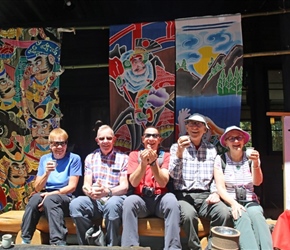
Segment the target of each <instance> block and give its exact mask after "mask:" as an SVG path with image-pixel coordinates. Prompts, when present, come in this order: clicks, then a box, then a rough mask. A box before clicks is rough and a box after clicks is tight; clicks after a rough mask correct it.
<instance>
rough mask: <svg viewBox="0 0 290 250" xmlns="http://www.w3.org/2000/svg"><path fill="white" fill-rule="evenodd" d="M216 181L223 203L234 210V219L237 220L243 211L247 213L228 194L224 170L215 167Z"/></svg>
mask: <svg viewBox="0 0 290 250" xmlns="http://www.w3.org/2000/svg"><path fill="white" fill-rule="evenodd" d="M214 179H215V182H216V187H217V190H218V194H219V195H220V197H221V198H222V199H223V201H224V202H225V203H227V204H229V205H230V206H231V208H232V215H233V218H234V219H237V218H238V217H239V216H241V215H242V213H241V209H242V210H244V211H246V210H245V208H244V207H243V206H242V205H240V204H239V203H238V202H237V201H236V200H235V199H233V198H232V197H231V196H230V195H229V194H228V192H227V190H226V186H225V179H224V174H223V172H222V169H220V168H217V167H214Z"/></svg>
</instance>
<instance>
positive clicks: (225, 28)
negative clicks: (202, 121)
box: [175, 15, 243, 145]
mask: <svg viewBox="0 0 290 250" xmlns="http://www.w3.org/2000/svg"><path fill="white" fill-rule="evenodd" d="M175 26H176V110H175V118H176V121H177V130H178V131H176V133H177V136H178V135H181V134H185V127H184V125H183V121H184V119H185V118H187V117H188V116H189V115H190V114H193V113H200V114H203V115H204V116H206V118H207V122H208V124H209V126H210V131H209V133H208V135H207V136H208V139H210V140H211V142H212V143H214V144H215V145H217V144H218V138H219V136H220V135H221V134H222V133H223V131H224V129H225V128H226V127H228V126H230V125H237V126H239V123H240V112H241V95H242V79H243V43H242V32H241V16H240V15H228V16H213V17H199V18H187V19H179V20H176V21H175ZM179 121H180V122H179Z"/></svg>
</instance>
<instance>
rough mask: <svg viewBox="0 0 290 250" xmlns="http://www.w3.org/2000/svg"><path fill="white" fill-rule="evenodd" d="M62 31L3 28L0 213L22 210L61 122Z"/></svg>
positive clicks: (0, 35)
mask: <svg viewBox="0 0 290 250" xmlns="http://www.w3.org/2000/svg"><path fill="white" fill-rule="evenodd" d="M62 72H63V71H62V69H61V67H60V36H59V34H58V32H57V30H56V29H52V28H46V29H43V28H27V29H23V28H17V29H14V28H11V29H8V30H0V213H1V212H6V211H8V210H11V209H14V210H22V209H24V208H25V206H26V204H27V202H28V198H29V196H30V195H31V193H32V191H33V181H34V178H35V174H36V172H37V168H38V163H39V159H40V157H41V156H42V155H43V154H46V153H48V152H50V149H49V141H48V135H49V132H50V131H51V130H52V129H53V128H56V127H58V126H59V122H60V118H61V116H62V115H61V112H60V109H59V97H58V92H59V76H60V74H61V73H62Z"/></svg>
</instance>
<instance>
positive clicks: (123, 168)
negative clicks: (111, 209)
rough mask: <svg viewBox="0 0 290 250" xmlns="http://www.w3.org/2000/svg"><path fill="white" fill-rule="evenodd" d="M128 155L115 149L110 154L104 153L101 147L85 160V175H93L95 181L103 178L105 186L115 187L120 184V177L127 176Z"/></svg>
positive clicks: (102, 181)
mask: <svg viewBox="0 0 290 250" xmlns="http://www.w3.org/2000/svg"><path fill="white" fill-rule="evenodd" d="M127 165H128V155H126V154H124V153H121V152H118V151H116V150H115V149H113V150H112V152H111V153H110V154H108V155H103V154H102V152H101V150H100V149H97V150H95V151H94V152H93V153H91V154H89V155H88V156H87V157H86V160H85V175H92V177H93V183H94V182H96V181H97V180H101V183H102V185H103V186H105V187H109V188H112V187H115V186H118V185H119V184H120V177H121V176H122V177H126V176H127Z"/></svg>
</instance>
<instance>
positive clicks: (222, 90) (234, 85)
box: [217, 66, 243, 95]
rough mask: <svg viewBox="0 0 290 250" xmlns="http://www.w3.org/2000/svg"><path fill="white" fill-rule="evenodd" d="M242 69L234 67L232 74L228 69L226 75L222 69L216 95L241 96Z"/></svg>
mask: <svg viewBox="0 0 290 250" xmlns="http://www.w3.org/2000/svg"><path fill="white" fill-rule="evenodd" d="M242 87H243V67H240V69H239V68H238V67H237V66H236V67H235V69H234V72H233V70H232V68H230V69H229V70H228V72H227V74H226V72H225V69H223V70H222V71H221V73H220V75H219V78H218V81H217V94H218V95H242Z"/></svg>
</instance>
